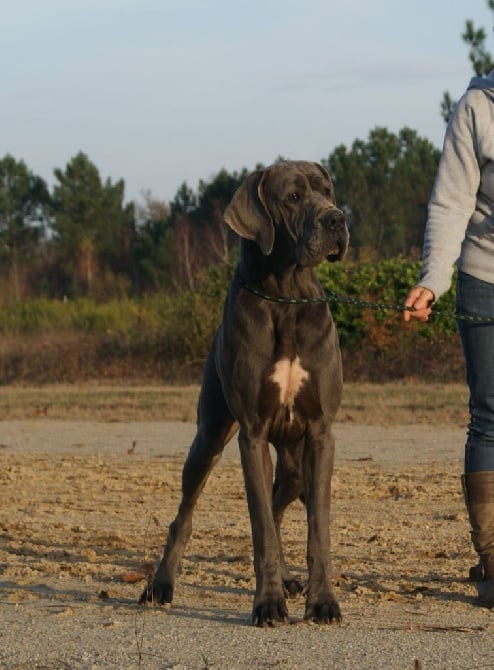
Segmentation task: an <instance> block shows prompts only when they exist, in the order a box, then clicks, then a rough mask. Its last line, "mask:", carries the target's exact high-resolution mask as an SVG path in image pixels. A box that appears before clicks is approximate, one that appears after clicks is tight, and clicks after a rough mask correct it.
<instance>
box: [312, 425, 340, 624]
mask: <svg viewBox="0 0 494 670" xmlns="http://www.w3.org/2000/svg"><path fill="white" fill-rule="evenodd" d="M333 454H334V440H333V437H332V436H331V434H328V435H326V436H324V435H322V436H320V437H319V438H315V437H314V436H313V435H308V436H307V439H306V447H305V452H304V489H305V502H306V506H307V523H308V539H307V565H308V569H309V582H308V585H307V589H306V603H305V619H308V620H310V621H314V622H316V623H331V622H333V621H341V612H340V607H339V605H338V602H337V600H336V598H335V596H334V594H333V591H332V588H331V557H330V536H329V509H330V501H331V476H332V471H333Z"/></svg>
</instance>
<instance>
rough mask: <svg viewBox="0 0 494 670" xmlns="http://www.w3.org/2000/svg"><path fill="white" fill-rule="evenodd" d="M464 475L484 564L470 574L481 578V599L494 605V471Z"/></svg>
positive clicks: (476, 542)
mask: <svg viewBox="0 0 494 670" xmlns="http://www.w3.org/2000/svg"><path fill="white" fill-rule="evenodd" d="M461 479H462V485H463V493H464V495H465V502H466V505H467V511H468V517H469V519H470V525H471V527H472V530H471V537H472V543H473V546H474V548H475V551H476V552H477V554H478V555H479V558H480V566H477V569H476V570H474V571H473V572H472V570H470V574H471V575H472V576H477V577H478V578H479V581H477V589H478V592H479V601H480V602H481V603H482V604H483V605H485V606H486V607H494V471H486V472H471V473H469V474H467V475H463V476H462V478H461ZM479 567H480V568H481V570H479V569H478V568H479Z"/></svg>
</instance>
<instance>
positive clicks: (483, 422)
mask: <svg viewBox="0 0 494 670" xmlns="http://www.w3.org/2000/svg"><path fill="white" fill-rule="evenodd" d="M493 262H494V259H493ZM456 309H457V312H458V313H459V314H467V315H474V316H480V317H484V318H485V317H494V284H490V283H487V282H484V281H481V280H480V279H475V277H472V276H471V275H467V274H465V273H464V272H458V280H457V291H456ZM458 330H459V332H460V337H461V342H462V346H463V354H464V357H465V366H466V375H467V384H468V388H469V390H470V400H469V410H470V422H469V424H468V432H467V442H466V445H465V473H470V472H483V471H486V470H494V322H493V323H475V322H468V321H461V320H459V321H458Z"/></svg>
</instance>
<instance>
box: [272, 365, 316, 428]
mask: <svg viewBox="0 0 494 670" xmlns="http://www.w3.org/2000/svg"><path fill="white" fill-rule="evenodd" d="M270 380H271V381H272V382H274V384H276V386H277V387H278V389H279V403H280V405H282V406H283V407H287V408H288V410H289V411H290V417H291V418H293V416H292V415H293V406H294V403H295V399H296V397H297V395H298V393H299V392H300V391H301V389H302V387H303V385H304V384H306V383H307V382H308V380H309V373H308V372H307V370H305V369H304V368H303V367H302V364H301V362H300V358H299V357H298V356H297V357H296V358H295V359H294V360H293V361H290V360H289V359H288V358H282V359H281V360H279V361H277V362H276V363H275V365H274V371H273V372H272V374H271V375H270Z"/></svg>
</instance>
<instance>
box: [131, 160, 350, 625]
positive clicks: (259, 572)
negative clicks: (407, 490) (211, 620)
mask: <svg viewBox="0 0 494 670" xmlns="http://www.w3.org/2000/svg"><path fill="white" fill-rule="evenodd" d="M224 218H225V221H226V223H227V224H228V225H229V226H230V227H231V228H232V229H233V230H234V231H236V232H237V233H238V234H239V236H240V238H241V240H240V256H239V261H238V265H237V268H236V270H235V274H234V277H233V280H232V283H231V286H230V289H229V292H228V295H227V298H226V302H225V306H224V312H223V322H222V324H221V325H220V327H219V329H218V331H217V332H216V335H215V339H214V342H213V346H212V349H211V351H210V353H209V356H208V358H207V360H206V364H205V370H204V378H203V383H202V389H201V393H200V397H199V405H198V420H197V434H196V436H195V439H194V441H193V443H192V446H191V447H190V451H189V454H188V456H187V459H186V462H185V465H184V468H183V473H182V500H181V503H180V506H179V509H178V513H177V516H176V518H175V520H174V521H173V522H172V523H171V525H170V527H169V532H168V540H167V543H166V547H165V552H164V555H163V559H162V561H161V563H160V565H159V567H158V568H157V570H156V573H155V574H154V577H152V578H150V581H149V583H148V585H147V588H146V589H145V590H144V592H143V593H142V595H141V602H146V601H154V602H157V603H160V604H164V603H171V601H172V598H173V589H174V582H175V576H176V573H177V570H178V567H179V563H180V560H181V558H182V555H183V552H184V549H185V546H186V544H187V541H188V539H189V537H190V535H191V532H192V513H193V510H194V506H195V504H196V502H197V499H198V497H199V495H200V493H201V491H202V489H203V488H204V485H205V483H206V480H207V478H208V475H209V474H210V472H211V470H212V468H213V466H214V465H215V464H216V462H217V461H218V460H219V458H220V456H221V454H222V451H223V448H224V446H225V444H226V443H227V442H228V441H229V440H230V439H231V437H232V436H233V435H234V434H235V432H236V431H237V430H239V445H240V454H241V462H242V468H243V473H244V480H245V490H246V495H247V503H248V508H249V514H250V521H251V527H252V540H253V547H254V569H255V576H256V592H255V597H254V606H253V613H252V620H253V623H254V624H256V625H258V626H263V625H275V624H276V623H279V622H286V621H287V620H288V611H287V605H286V597H287V595H290V596H294V595H296V594H297V593H299V592H303V593H304V595H305V598H306V604H305V618H306V619H308V620H311V621H315V622H318V623H331V622H332V621H339V620H340V619H341V614H340V608H339V606H338V603H337V601H336V598H335V596H334V594H333V592H332V588H331V559H330V553H329V547H330V538H329V505H330V497H331V476H332V470H333V453H334V439H333V436H332V433H331V424H332V422H333V420H334V417H335V414H336V412H337V410H338V407H339V405H340V400H341V392H342V371H341V356H340V350H339V346H338V337H337V333H336V329H335V326H334V323H333V319H332V317H331V313H330V310H329V308H328V306H327V304H326V303H325V302H323V301H321V302H317V301H314V302H310V301H309V302H306V303H304V302H302V303H300V304H299V303H296V304H286V303H276V302H273V301H268V300H263V299H262V298H259V297H258V296H256V295H255V294H253V293H252V292H250V291H249V290H247V288H248V287H252V288H255V289H258V290H260V291H262V292H264V293H266V294H269V295H270V296H273V297H278V296H290V297H294V298H309V299H310V298H317V297H321V296H323V295H324V294H323V291H322V288H321V286H320V284H319V282H318V280H317V278H316V274H315V267H316V266H317V265H318V264H319V263H321V262H322V261H324V260H325V259H328V260H330V261H336V260H339V259H341V258H343V256H344V255H345V253H346V250H347V246H348V231H347V227H346V223H345V217H344V215H343V213H342V212H341V211H340V210H339V209H337V208H336V205H335V199H334V191H333V185H332V183H331V179H330V177H329V175H328V173H327V172H326V171H325V170H324V169H323V168H322V167H321V166H320V165H318V164H316V163H311V162H306V161H283V162H279V163H276V164H274V165H272V166H271V167H268V168H267V169H265V170H260V171H257V172H254V173H253V174H251V175H250V176H249V177H247V179H246V180H245V181H244V183H243V184H242V185H241V186H240V187H239V189H238V190H237V192H236V193H235V195H234V196H233V199H232V201H231V203H230V204H229V205H228V207H227V209H226V210H225V216H224ZM269 443H271V444H272V445H273V446H274V448H275V450H276V455H277V459H276V469H275V472H274V477H273V464H272V461H271V456H270V451H269ZM273 479H274V481H273ZM296 498H301V499H302V501H303V502H304V503H305V506H306V509H307V522H308V538H307V564H308V582H307V584H306V586H304V587H303V586H302V584H301V583H300V581H299V580H298V579H296V578H295V577H294V576H292V574H291V573H290V572H289V570H288V568H287V566H286V564H285V561H284V558H283V551H282V547H281V536H280V525H281V521H282V517H283V513H284V511H285V509H286V507H287V506H288V504H289V503H291V502H292V501H294V500H295V499H296Z"/></svg>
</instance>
